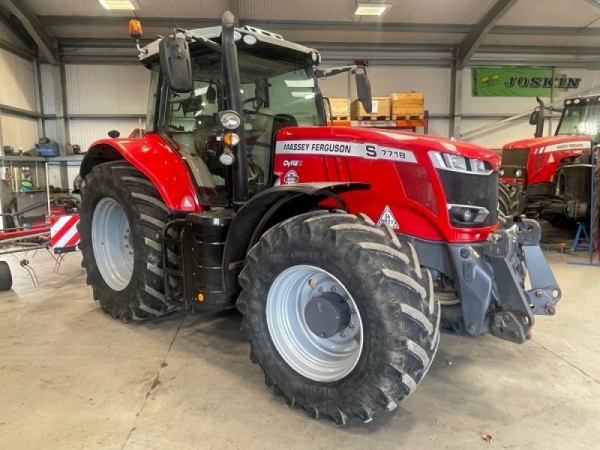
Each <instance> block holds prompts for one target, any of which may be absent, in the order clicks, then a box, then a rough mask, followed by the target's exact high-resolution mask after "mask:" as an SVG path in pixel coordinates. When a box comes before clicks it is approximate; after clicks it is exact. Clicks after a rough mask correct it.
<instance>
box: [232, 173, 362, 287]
mask: <svg viewBox="0 0 600 450" xmlns="http://www.w3.org/2000/svg"><path fill="white" fill-rule="evenodd" d="M369 188H370V185H369V184H367V183H343V182H338V183H331V182H330V183H300V184H287V185H280V186H274V187H272V188H269V189H265V190H264V191H263V192H261V193H260V194H258V195H256V196H255V197H254V198H252V199H251V200H250V201H249V202H248V203H246V204H245V205H244V206H243V207H242V208H241V209H240V210H239V211H238V212H237V214H236V215H235V217H234V218H233V222H232V223H231V227H230V228H229V232H228V234H227V242H226V243H225V249H224V252H223V284H224V287H225V291H226V292H227V294H228V295H231V296H232V298H235V297H236V296H237V295H236V294H237V292H236V290H237V289H239V287H238V283H237V276H238V274H239V272H240V271H241V270H242V267H243V263H244V260H245V258H246V254H247V253H248V250H249V249H250V248H251V247H252V246H253V245H254V244H256V242H258V240H259V239H260V237H261V236H262V234H263V233H264V232H265V231H267V230H268V229H269V228H271V227H272V226H273V225H275V224H277V223H280V222H282V221H284V220H286V219H289V218H290V217H293V216H297V215H298V214H302V213H305V212H307V211H310V210H311V209H313V208H314V207H316V206H317V205H318V204H319V203H321V202H323V201H324V200H326V199H331V200H333V202H334V203H337V207H338V208H340V209H346V205H345V203H344V201H343V200H342V199H341V198H339V197H338V194H342V193H344V192H349V191H356V190H366V189H369Z"/></svg>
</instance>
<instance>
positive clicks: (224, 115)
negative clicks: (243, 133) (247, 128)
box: [219, 111, 242, 130]
mask: <svg viewBox="0 0 600 450" xmlns="http://www.w3.org/2000/svg"><path fill="white" fill-rule="evenodd" d="M219 121H220V122H221V125H223V127H224V128H227V129H228V130H235V129H236V128H238V127H239V126H240V123H242V119H241V118H240V116H239V115H238V114H237V113H236V112H235V111H222V112H221V113H220V114H219Z"/></svg>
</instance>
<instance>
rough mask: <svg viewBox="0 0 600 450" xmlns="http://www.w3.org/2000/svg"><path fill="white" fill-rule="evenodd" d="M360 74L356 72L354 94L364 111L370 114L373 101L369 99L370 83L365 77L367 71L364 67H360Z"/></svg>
mask: <svg viewBox="0 0 600 450" xmlns="http://www.w3.org/2000/svg"><path fill="white" fill-rule="evenodd" d="M360 69H362V72H360V73H359V72H356V92H357V94H358V100H359V101H360V102H361V103H362V105H363V108H364V110H365V111H366V112H367V113H371V111H372V110H373V101H372V98H371V83H370V82H369V78H368V77H367V71H366V70H365V68H364V67H360Z"/></svg>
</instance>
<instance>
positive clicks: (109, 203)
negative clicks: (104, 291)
mask: <svg viewBox="0 0 600 450" xmlns="http://www.w3.org/2000/svg"><path fill="white" fill-rule="evenodd" d="M92 246H93V248H94V257H95V258H96V264H97V265H98V270H100V274H101V275H102V278H103V279H104V281H105V282H106V284H107V285H108V286H109V287H110V288H111V289H113V290H115V291H122V290H123V289H125V288H126V287H127V286H128V285H129V282H130V281H131V276H132V274H133V243H132V242H131V231H130V228H129V221H128V220H127V216H126V215H125V211H123V208H121V206H120V205H119V204H118V203H117V202H116V201H114V200H113V199H112V198H108V197H105V198H103V199H102V200H100V201H99V202H98V204H97V205H96V209H94V215H93V217H92Z"/></svg>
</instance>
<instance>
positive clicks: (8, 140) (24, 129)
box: [2, 113, 39, 150]
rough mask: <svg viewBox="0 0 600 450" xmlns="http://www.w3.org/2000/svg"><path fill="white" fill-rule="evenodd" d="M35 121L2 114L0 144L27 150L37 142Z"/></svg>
mask: <svg viewBox="0 0 600 450" xmlns="http://www.w3.org/2000/svg"><path fill="white" fill-rule="evenodd" d="M38 139H39V138H38V122H37V120H30V119H23V118H21V117H14V116H11V115H8V114H6V113H3V114H2V142H3V145H9V146H11V147H14V148H15V150H18V149H19V148H22V149H23V150H29V149H30V148H33V147H34V144H35V143H37V142H38Z"/></svg>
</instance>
